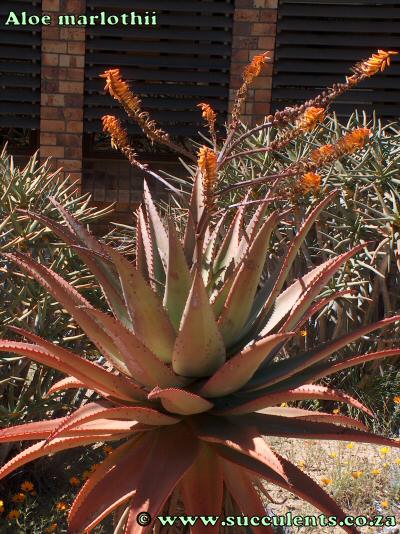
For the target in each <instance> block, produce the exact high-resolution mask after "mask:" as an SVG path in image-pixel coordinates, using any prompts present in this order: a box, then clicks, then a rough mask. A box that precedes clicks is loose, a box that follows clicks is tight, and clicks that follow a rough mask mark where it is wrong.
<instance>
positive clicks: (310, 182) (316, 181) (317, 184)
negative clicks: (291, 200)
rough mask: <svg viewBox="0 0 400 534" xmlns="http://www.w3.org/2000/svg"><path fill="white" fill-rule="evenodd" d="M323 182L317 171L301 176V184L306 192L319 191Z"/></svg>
mask: <svg viewBox="0 0 400 534" xmlns="http://www.w3.org/2000/svg"><path fill="white" fill-rule="evenodd" d="M321 182H322V178H321V176H320V175H319V174H316V173H315V172H308V173H306V174H305V175H304V176H303V177H302V178H301V186H302V188H303V190H304V191H305V192H306V193H308V192H310V191H313V192H316V191H319V189H320V188H321Z"/></svg>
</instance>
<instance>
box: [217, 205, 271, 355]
mask: <svg viewBox="0 0 400 534" xmlns="http://www.w3.org/2000/svg"><path fill="white" fill-rule="evenodd" d="M277 218H278V213H277V212H274V213H273V214H272V215H271V216H270V217H269V218H268V219H267V220H266V221H265V223H264V224H263V226H262V227H261V229H260V231H259V232H258V234H257V235H256V237H255V238H254V241H253V242H252V244H251V245H250V247H249V251H248V253H247V255H246V257H245V258H244V260H243V263H242V264H241V266H240V269H239V272H238V273H237V275H236V278H235V281H234V283H233V285H232V288H231V290H230V293H229V295H228V298H227V301H226V303H225V307H224V309H223V311H222V313H221V316H220V317H219V319H218V324H219V326H220V329H221V333H222V337H223V339H224V342H225V344H226V345H232V344H233V343H235V342H236V341H237V339H238V338H239V337H240V335H241V332H242V329H243V326H244V325H245V324H246V321H247V319H248V317H249V314H250V311H251V308H252V306H253V301H254V297H255V295H256V292H257V287H258V284H259V282H260V277H261V274H262V271H263V268H264V263H265V258H266V253H267V250H268V247H269V239H270V237H271V233H272V230H273V228H274V226H275V224H276V221H277Z"/></svg>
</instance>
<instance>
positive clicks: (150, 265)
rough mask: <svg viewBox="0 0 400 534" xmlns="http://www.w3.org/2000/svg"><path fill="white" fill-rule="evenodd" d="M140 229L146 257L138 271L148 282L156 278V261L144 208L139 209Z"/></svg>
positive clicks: (143, 258)
mask: <svg viewBox="0 0 400 534" xmlns="http://www.w3.org/2000/svg"><path fill="white" fill-rule="evenodd" d="M138 215H139V219H138V230H139V229H140V231H141V239H142V242H143V250H144V257H142V259H141V261H142V264H141V267H140V266H138V265H137V267H140V268H138V271H139V272H141V273H142V275H143V278H144V279H145V280H146V282H148V281H149V280H150V279H151V280H154V278H155V275H154V261H153V243H152V242H151V239H150V236H149V229H148V227H147V221H146V217H145V214H144V212H143V209H142V208H141V207H140V208H139V210H138Z"/></svg>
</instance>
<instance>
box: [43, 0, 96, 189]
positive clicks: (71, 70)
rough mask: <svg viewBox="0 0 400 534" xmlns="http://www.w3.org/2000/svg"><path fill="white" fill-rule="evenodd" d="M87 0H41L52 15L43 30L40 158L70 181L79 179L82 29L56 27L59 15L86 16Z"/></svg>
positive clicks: (82, 63)
mask: <svg viewBox="0 0 400 534" xmlns="http://www.w3.org/2000/svg"><path fill="white" fill-rule="evenodd" d="M85 8H86V0H42V10H43V13H46V14H47V13H48V14H51V15H52V16H53V25H52V26H43V29H42V94H41V117H40V156H41V158H42V159H46V158H47V157H49V156H52V161H53V165H54V168H55V169H56V168H59V167H62V168H63V172H64V175H65V176H67V175H69V176H70V177H71V179H72V180H74V181H75V180H78V181H79V182H81V179H82V138H83V93H84V67H85V29H84V28H63V27H59V26H57V25H56V24H54V23H55V22H56V19H57V15H58V13H61V14H65V13H68V14H82V13H85Z"/></svg>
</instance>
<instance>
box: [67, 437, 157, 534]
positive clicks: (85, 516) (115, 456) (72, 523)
mask: <svg viewBox="0 0 400 534" xmlns="http://www.w3.org/2000/svg"><path fill="white" fill-rule="evenodd" d="M153 441H154V434H153V432H149V433H146V434H143V435H139V436H137V437H136V438H134V439H133V440H132V439H131V440H129V441H128V442H127V443H125V444H123V445H121V446H120V447H118V448H117V449H116V450H114V451H113V452H112V453H111V454H110V455H109V456H107V458H106V459H105V460H104V461H103V462H102V463H101V464H100V465H99V466H98V468H97V469H96V470H95V471H94V473H92V474H91V476H90V478H89V479H88V480H87V482H86V483H85V485H84V486H83V487H82V489H81V490H80V492H79V493H78V495H77V497H76V499H75V501H74V503H73V505H72V507H71V510H70V513H69V516H68V526H69V528H68V532H70V533H71V534H74V533H76V534H78V533H81V532H89V531H91V530H92V529H93V528H94V527H95V526H96V525H98V524H99V523H100V522H101V521H102V520H103V519H104V518H105V517H106V516H107V515H108V514H110V513H111V512H113V511H114V510H115V509H116V508H118V507H119V506H120V505H121V504H123V503H124V502H126V501H128V500H129V499H130V498H131V497H132V495H133V494H134V492H135V490H136V484H137V483H138V479H139V478H140V477H141V476H146V474H145V473H144V465H145V460H146V458H147V456H148V454H149V451H150V450H151V448H152V444H153Z"/></svg>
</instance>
